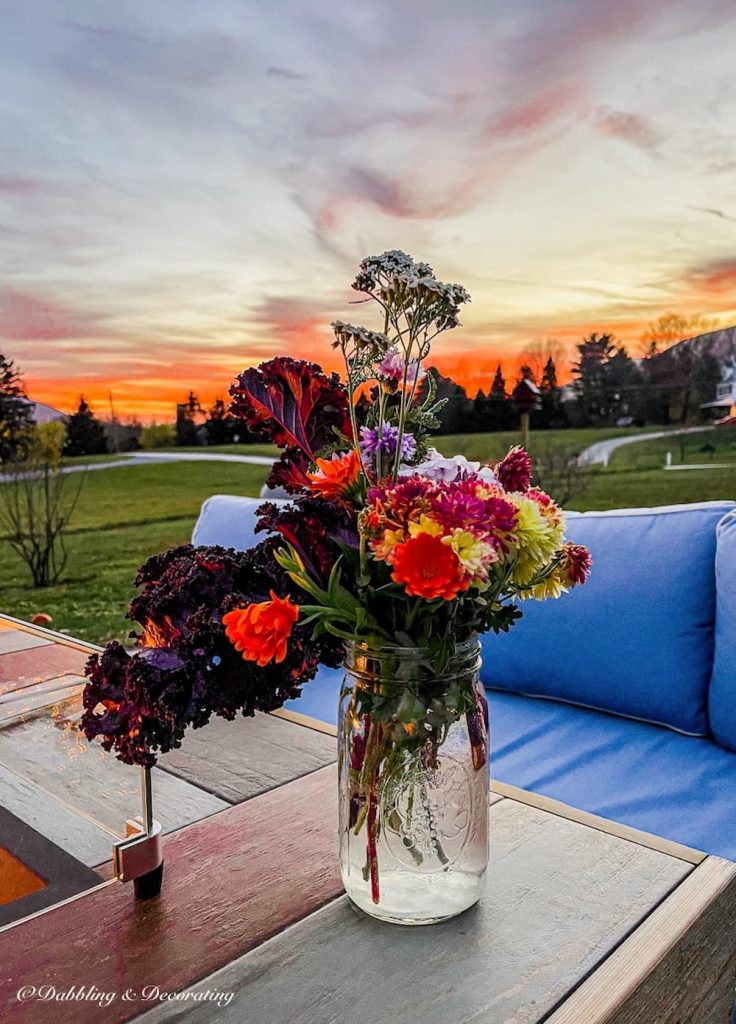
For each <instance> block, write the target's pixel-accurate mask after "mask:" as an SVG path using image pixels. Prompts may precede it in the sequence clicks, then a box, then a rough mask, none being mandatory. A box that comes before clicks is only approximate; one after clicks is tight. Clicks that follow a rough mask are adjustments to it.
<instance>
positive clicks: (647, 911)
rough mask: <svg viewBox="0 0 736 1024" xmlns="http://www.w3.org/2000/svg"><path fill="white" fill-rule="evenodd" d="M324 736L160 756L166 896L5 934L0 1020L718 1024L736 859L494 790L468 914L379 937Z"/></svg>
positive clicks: (253, 730)
mask: <svg viewBox="0 0 736 1024" xmlns="http://www.w3.org/2000/svg"><path fill="white" fill-rule="evenodd" d="M8 625H9V624H8V622H7V620H6V622H5V626H6V628H7V627H8ZM0 626H2V623H0ZM10 626H11V627H12V628H13V629H16V630H20V631H21V632H26V633H27V634H28V635H33V636H35V637H41V638H43V639H45V640H47V641H50V643H53V644H54V645H56V642H57V639H58V638H56V637H54V636H53V635H51V634H48V633H43V631H39V630H33V631H32V632H31V633H28V631H27V628H26V627H25V626H19V625H17V624H15V623H10ZM0 637H2V632H0ZM70 643H75V644H76V642H70V641H68V640H63V641H59V645H60V646H66V647H67V650H69V649H72V648H70V647H69V644H70ZM48 646H49V645H44V646H39V647H38V648H37V649H38V651H39V652H42V651H45V653H46V658H47V661H48V658H49V655H50V654H51V653H52V652H50V651H49V650H48ZM76 647H77V648H78V650H79V654H80V656H82V657H83V656H84V651H83V648H84V647H85V645H81V644H77V645H76ZM1 650H2V644H1V642H0V651H1ZM28 650H29V651H30V652H32V649H28ZM65 656H66V655H65ZM8 657H12V654H10V653H9V652H8V653H7V654H2V655H0V679H2V678H3V676H2V674H1V670H2V667H3V664H4V659H5V658H8ZM52 661H53V659H52ZM78 669H79V666H77V670H78ZM69 671H73V668H72V669H70V670H69ZM6 677H7V673H6ZM332 733H333V730H332V729H331V728H329V727H327V726H324V725H322V724H321V723H318V722H315V721H314V720H311V719H304V718H302V716H299V715H295V714H290V713H288V712H280V713H278V714H277V715H274V716H259V717H257V718H256V719H255V720H254V721H248V722H238V723H232V724H230V723H216V724H214V725H213V726H211V727H208V729H207V730H205V731H200V732H194V733H192V734H191V736H189V737H187V739H186V740H185V742H184V746H183V747H182V749H181V750H180V751H177V752H175V753H173V754H171V755H167V757H164V758H162V759H161V762H160V765H159V767H158V768H157V769H156V772H157V773H159V774H160V776H161V777H165V779H166V780H169V784H172V781H174V782H176V783H177V784H178V785H179V786H182V787H185V792H186V796H187V799H186V800H185V801H184V802H185V803H186V805H187V806H188V807H189V809H190V812H191V813H190V815H189V819H191V818H192V816H194V815H197V814H199V820H194V821H192V820H188V821H184V820H181V821H180V822H179V824H177V823H176V813H174V814H173V816H172V818H171V821H170V824H169V834H168V836H167V838H166V839H165V843H164V853H165V861H166V867H165V874H164V886H163V892H162V894H161V896H160V897H159V898H158V899H156V900H153V901H151V902H150V903H138V902H136V901H135V900H134V899H133V893H132V888H131V887H130V886H124V885H121V884H120V883H118V882H116V881H107V882H103V883H101V884H100V885H99V886H97V887H95V888H93V889H89V890H87V891H85V892H83V893H81V894H80V895H78V896H77V897H75V898H72V899H71V900H68V901H66V902H64V903H62V904H61V905H59V906H56V907H54V908H53V909H50V910H46V911H44V912H42V913H39V914H37V915H35V916H32V917H30V918H28V919H26V920H25V921H21V922H19V923H17V924H15V925H13V926H10V927H8V928H6V929H5V930H2V931H0V1020H2V1021H4V1022H5V1021H13V1022H14V1021H19V1022H20V1021H23V1022H30V1024H46V1022H49V1024H51V1022H53V1024H58V1022H59V1021H60V1020H72V1019H73V1020H74V1021H75V1022H80V1024H84V1022H87V1021H90V1022H97V1021H104V1022H106V1024H116V1022H121V1021H128V1020H133V1019H141V1020H142V1021H145V1022H146V1024H154V1022H158V1021H168V1020H176V1021H187V1022H218V1024H219V1022H221V1021H222V1022H229V1021H231V1022H233V1024H327V1022H333V1021H334V1022H345V1024H378V1022H380V1024H393V1022H396V1024H398V1022H402V1024H412V1022H417V1024H419V1022H421V1024H433V1022H438V1024H439V1022H442V1024H454V1022H458V1024H460V1022H470V1021H473V1022H475V1021H477V1022H483V1024H540V1022H542V1021H544V1022H546V1024H604V1022H605V1024H687V1022H692V1024H727V1022H728V1020H729V1014H730V1009H731V1005H732V1002H733V985H734V980H735V979H736V864H732V863H730V862H727V861H724V860H720V859H719V858H716V857H706V856H704V855H702V854H700V853H698V852H696V851H693V850H690V849H687V848H685V847H681V846H678V845H677V844H674V843H671V842H668V841H664V840H661V839H658V838H656V837H653V836H648V835H646V834H643V833H640V832H636V831H635V830H632V829H629V828H627V827H625V826H620V825H617V824H615V823H613V822H609V821H605V820H603V819H597V818H594V817H593V816H591V815H588V814H586V813H583V812H579V811H576V810H574V809H572V808H569V807H566V806H564V805H561V804H558V803H556V802H554V801H551V800H548V799H545V798H541V797H538V796H536V795H535V794H532V793H527V792H524V791H521V790H516V789H514V788H513V787H508V786H500V785H496V786H494V787H493V792H492V794H491V801H492V809H491V830H492V841H491V850H492V857H491V866H490V870H489V872H488V884H487V889H486V895H485V897H484V899H483V901H482V902H481V904H480V905H479V906H478V907H476V908H473V909H472V910H470V911H469V912H467V913H466V914H464V915H463V916H461V917H459V918H456V919H455V920H454V921H450V922H447V923H445V924H442V925H437V926H432V927H427V928H399V927H396V926H392V925H387V924H381V923H378V922H376V921H373V920H371V919H369V918H366V917H364V916H362V915H360V914H359V913H358V912H356V911H355V910H354V909H353V908H352V907H351V905H350V904H349V902H348V900H347V898H346V897H345V896H344V895H342V892H341V886H340V880H339V875H338V871H337V865H336V839H335V831H336V801H335V767H334V736H333V735H332ZM131 771H134V770H131ZM159 782H161V780H159ZM159 788H160V801H159V802H160V803H161V800H162V799H164V798H168V799H171V800H175V799H176V794H175V793H174V794H173V795H172V792H171V791H170V790H169V791H166V790H165V786H164V785H163V784H162V785H161V786H160V787H159ZM190 789H191V790H192V791H193V792H189V790H190ZM4 792H5V791H4V790H2V789H0V794H3V793H4ZM206 798H207V799H209V800H213V801H215V803H214V804H212V805H209V808H208V809H205V808H206V807H207V805H206V804H201V805H200V804H199V803H198V801H204V800H205V799H206ZM13 799H14V800H17V799H18V797H17V794H16V795H15V796H13ZM2 800H3V797H2V795H0V804H2ZM192 808H194V809H193V810H192ZM169 810H170V811H171V808H170V809H169ZM200 811H202V812H203V813H200ZM156 813H157V815H158V816H159V817H160V816H162V814H163V806H159V807H157V810H156ZM179 817H180V818H181V814H180V815H179ZM184 817H186V815H185V816H184ZM28 986H33V987H35V990H36V992H38V991H39V990H41V989H43V987H44V986H51V987H55V990H56V993H57V995H58V994H60V993H62V994H63V993H65V992H68V991H69V990H70V989H71V988H72V987H74V989H75V990H76V991H77V992H80V991H81V992H82V993H86V998H84V999H81V998H79V999H76V1000H75V1001H73V1002H58V1001H55V1000H54V999H49V1000H48V1001H46V1002H44V1001H42V1000H39V999H38V998H26V999H25V1000H19V999H18V996H17V993H18V991H19V989H21V988H22V987H26V989H27V987H28ZM50 991H51V989H47V990H46V994H47V995H48V993H49V992H50ZM168 996H177V998H176V999H175V1000H174V999H169V998H167V997H168Z"/></svg>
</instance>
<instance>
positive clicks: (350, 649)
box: [338, 637, 489, 924]
mask: <svg viewBox="0 0 736 1024" xmlns="http://www.w3.org/2000/svg"><path fill="white" fill-rule="evenodd" d="M480 665H481V659H480V644H479V641H478V640H477V638H475V637H473V638H472V639H469V640H466V641H463V642H461V643H457V644H446V645H445V647H444V652H443V653H442V654H440V655H438V653H437V652H436V651H435V652H431V651H430V650H428V649H426V648H413V647H411V648H410V647H393V646H390V647H384V648H381V649H379V650H373V649H371V648H370V647H368V646H367V645H366V644H362V643H349V644H347V645H346V657H345V678H344V682H343V686H342V689H341V692H340V707H339V717H338V769H339V789H340V793H339V797H340V810H339V829H340V870H341V874H342V881H343V885H344V886H345V891H346V892H347V894H348V896H349V897H350V899H351V900H352V901H353V903H354V904H355V905H356V906H357V907H359V908H360V909H361V910H363V911H365V912H366V913H367V914H370V915H371V916H373V917H377V918H380V919H382V920H384V921H391V922H394V923H397V924H432V923H435V922H438V921H444V920H446V919H447V918H450V917H454V916H455V915H456V914H460V913H462V912H463V911H464V910H467V909H468V907H471V906H472V905H473V904H474V903H477V902H478V900H479V899H480V897H481V894H482V892H483V885H484V878H485V873H486V868H487V865H488V795H489V765H488V755H489V749H488V705H487V702H486V696H485V691H484V689H483V686H482V685H481V682H480V678H479V673H480Z"/></svg>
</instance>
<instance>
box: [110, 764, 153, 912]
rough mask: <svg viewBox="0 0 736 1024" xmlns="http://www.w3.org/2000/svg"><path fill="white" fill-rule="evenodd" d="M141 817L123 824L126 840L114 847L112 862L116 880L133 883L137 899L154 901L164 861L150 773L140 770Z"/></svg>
mask: <svg viewBox="0 0 736 1024" xmlns="http://www.w3.org/2000/svg"><path fill="white" fill-rule="evenodd" d="M141 798H142V803H143V815H142V816H139V817H137V818H129V819H128V821H126V822H125V834H126V836H127V838H126V839H119V840H118V841H117V842H116V843H114V844H113V849H112V863H113V870H114V873H115V877H116V878H117V879H119V880H120V881H121V882H130V881H132V882H133V885H134V888H135V894H136V897H137V898H138V899H140V900H148V899H153V897H154V896H158V894H159V893H160V892H161V883H162V881H163V874H164V858H163V852H162V849H161V822H160V821H154V818H153V794H152V791H151V770H150V768H143V769H141Z"/></svg>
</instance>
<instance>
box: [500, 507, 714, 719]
mask: <svg viewBox="0 0 736 1024" xmlns="http://www.w3.org/2000/svg"><path fill="white" fill-rule="evenodd" d="M733 507H734V504H733V502H703V503H700V504H693V505H673V506H667V507H663V508H653V509H615V510H613V511H611V512H586V513H583V514H580V513H569V514H568V517H567V518H568V529H567V533H568V535H569V537H570V539H571V540H573V541H575V543H578V544H585V545H587V546H588V547H589V548H590V551H591V553H592V556H593V570H592V573H591V576H590V579H589V580H588V582H587V583H586V584H585V586H583V587H578V588H576V589H575V590H574V591H572V592H571V593H570V594H565V595H563V596H562V597H561V598H559V600H557V601H545V602H543V603H539V602H536V601H526V602H524V604H523V605H522V611H523V612H524V619H523V621H522V622H520V623H518V624H517V625H515V626H514V627H513V628H512V629H511V631H510V632H509V633H508V634H504V635H501V636H494V635H492V634H488V635H487V636H486V637H484V639H483V656H484V658H483V660H484V667H483V682H484V683H485V685H486V686H492V687H494V688H500V689H505V690H510V691H513V692H515V693H522V694H526V695H528V696H544V697H554V698H557V699H559V700H565V701H570V702H571V703H573V704H577V705H580V706H582V707H588V708H593V709H597V710H604V711H611V712H614V713H616V714H619V715H625V716H627V717H630V718H635V719H638V720H641V721H645V722H651V723H654V724H658V725H664V726H667V727H669V728H671V729H676V730H679V731H681V732H684V733H687V734H690V735H696V736H704V735H708V734H709V730H708V717H707V699H708V686H709V682H710V677H711V672H712V668H713V644H714V620H715V552H716V526H717V524H718V522H719V520H720V519H721V518H722V517H723V516H724V515H725V514H726V513H727V512H729V511H730V510H731V509H732V508H733Z"/></svg>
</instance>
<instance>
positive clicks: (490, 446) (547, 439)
mask: <svg viewBox="0 0 736 1024" xmlns="http://www.w3.org/2000/svg"><path fill="white" fill-rule="evenodd" d="M651 429H652V428H651V427H591V428H586V429H584V430H538V431H532V433H531V435H530V438H529V451H530V452H531V453H532V455H533V454H534V452H535V451H540V452H544V451H547V450H548V449H550V448H562V449H567V450H569V451H571V452H581V451H582V450H583V449H584V448H587V447H588V446H589V445H591V444H596V443H597V442H598V441H605V440H607V439H608V438H609V437H628V436H631V435H635V434H641V433H645V432H646V431H647V430H651ZM434 443H435V447H436V448H438V449H439V450H440V451H441V452H443V453H444V454H446V455H455V454H460V455H465V456H467V458H469V459H475V460H480V461H482V462H487V461H492V460H497V459H500V458H503V456H504V455H505V454H506V452H507V451H508V450H509V448H510V447H511V445H514V444H518V443H519V432H518V430H508V431H502V432H499V433H495V434H447V435H445V436H442V437H437V438H435V439H434Z"/></svg>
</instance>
